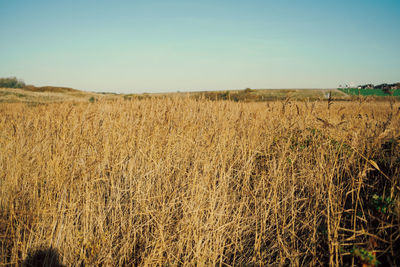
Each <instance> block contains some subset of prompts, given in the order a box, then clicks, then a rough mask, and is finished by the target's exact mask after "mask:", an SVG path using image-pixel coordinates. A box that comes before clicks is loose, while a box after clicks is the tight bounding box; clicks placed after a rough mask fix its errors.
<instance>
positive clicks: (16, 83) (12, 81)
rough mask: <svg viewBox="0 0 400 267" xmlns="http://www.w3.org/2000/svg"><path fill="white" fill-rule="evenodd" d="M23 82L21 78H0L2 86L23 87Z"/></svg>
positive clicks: (0, 85)
mask: <svg viewBox="0 0 400 267" xmlns="http://www.w3.org/2000/svg"><path fill="white" fill-rule="evenodd" d="M24 86H25V83H24V81H23V80H21V79H17V78H16V77H10V78H0V87H4V88H23V87H24Z"/></svg>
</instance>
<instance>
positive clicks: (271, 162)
mask: <svg viewBox="0 0 400 267" xmlns="http://www.w3.org/2000/svg"><path fill="white" fill-rule="evenodd" d="M399 129H400V114H399V103H398V102H397V103H392V102H391V103H390V102H363V101H360V102H333V104H332V102H330V101H329V102H327V101H325V102H323V101H320V102H307V101H303V102H293V101H290V100H286V101H281V102H264V103H236V102H231V101H209V100H206V99H198V100H194V99H190V98H185V97H176V98H175V97H171V98H148V99H143V100H135V99H133V100H122V99H121V100H117V101H101V100H100V101H96V102H93V103H90V102H84V103H83V102H81V103H67V102H66V103H53V104H45V105H37V106H31V105H27V104H23V103H19V104H18V103H13V104H10V103H8V104H7V103H0V265H18V264H21V263H22V262H23V261H24V260H25V263H26V259H27V258H29V257H30V258H31V260H35V255H38V254H37V253H38V252H40V251H42V254H43V253H45V252H46V251H52V252H53V253H54V254H58V256H59V260H60V262H62V263H63V264H64V265H66V266H76V265H86V266H97V265H104V266H120V265H138V266H195V265H198V266H252V265H253V266H255V265H257V266H258V265H261V266H263V265H272V264H275V265H290V266H316V265H327V264H330V265H340V266H346V265H347V266H351V265H355V266H361V265H362V264H367V265H365V266H374V265H377V263H378V262H377V261H379V262H381V263H382V264H383V265H400V253H399V251H400V240H399V238H400V233H399V222H400V218H399V216H400V198H399V197H400V194H399V190H400V187H399V179H400V178H399V176H400V157H399V156H400V153H399V152H400V147H399V142H400V141H399V137H400V130H399ZM53 256H54V255H53Z"/></svg>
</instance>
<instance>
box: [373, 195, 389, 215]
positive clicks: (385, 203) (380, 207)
mask: <svg viewBox="0 0 400 267" xmlns="http://www.w3.org/2000/svg"><path fill="white" fill-rule="evenodd" d="M372 205H373V207H374V208H375V209H376V210H377V211H378V212H380V213H382V214H387V213H389V212H391V210H392V208H393V206H394V200H393V199H391V198H390V197H386V198H385V197H383V196H378V195H377V194H374V195H373V196H372Z"/></svg>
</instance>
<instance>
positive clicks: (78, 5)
mask: <svg viewBox="0 0 400 267" xmlns="http://www.w3.org/2000/svg"><path fill="white" fill-rule="evenodd" d="M0 36H1V40H0V77H9V76H16V77H18V78H22V79H24V80H25V82H26V83H28V84H34V85H37V86H43V85H59V86H68V87H73V88H77V89H83V90H88V91H109V92H121V93H127V92H132V93H135V92H166V91H178V90H180V91H192V90H214V89H217V90H223V89H235V88H236V89H237V88H246V87H250V88H320V87H328V88H332V87H337V86H338V85H339V84H344V83H354V84H362V83H369V82H371V83H375V84H377V83H381V82H397V81H400V0H330V1H325V0H302V1H299V0H291V1H289V0H273V1H272V0H271V1H270V0H246V1H239V0H201V1H190V0H186V1H183V0H147V1H137V0H131V1H118V0H115V1H111V0H110V1H101V0H80V1H78V0H68V1H57V0H53V1H50V0H49V1H43V0H42V1H41V0H37V1H30V0H26V1H21V0H0Z"/></svg>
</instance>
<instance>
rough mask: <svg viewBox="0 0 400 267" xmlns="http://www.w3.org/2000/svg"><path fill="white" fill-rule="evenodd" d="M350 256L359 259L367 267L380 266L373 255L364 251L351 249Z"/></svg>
mask: <svg viewBox="0 0 400 267" xmlns="http://www.w3.org/2000/svg"><path fill="white" fill-rule="evenodd" d="M351 254H352V255H353V256H354V257H356V258H357V259H359V260H360V261H361V262H362V263H363V264H367V265H368V266H378V265H379V264H380V262H379V261H378V260H377V259H376V256H375V254H374V253H373V252H370V251H368V250H366V249H363V248H353V249H352V250H351Z"/></svg>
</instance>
